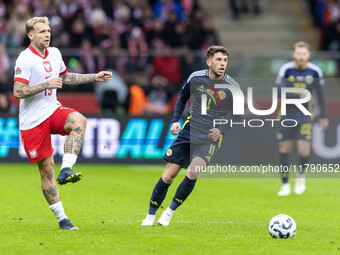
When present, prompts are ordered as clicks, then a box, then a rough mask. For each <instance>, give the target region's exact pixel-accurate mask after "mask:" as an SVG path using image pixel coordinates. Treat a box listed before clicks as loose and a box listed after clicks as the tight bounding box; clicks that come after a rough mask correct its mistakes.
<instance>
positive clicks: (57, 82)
mask: <svg viewBox="0 0 340 255" xmlns="http://www.w3.org/2000/svg"><path fill="white" fill-rule="evenodd" d="M62 87H63V83H62V80H61V79H60V78H53V79H51V80H49V81H46V82H43V83H41V84H38V85H35V86H28V85H27V84H26V83H23V82H20V81H15V82H14V88H13V94H14V97H15V98H16V99H21V98H27V97H31V96H34V95H36V94H38V93H40V92H42V91H44V90H46V89H60V88H62Z"/></svg>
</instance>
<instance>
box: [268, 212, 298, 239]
mask: <svg viewBox="0 0 340 255" xmlns="http://www.w3.org/2000/svg"><path fill="white" fill-rule="evenodd" d="M268 230H269V234H270V235H271V236H272V237H274V238H292V237H293V236H294V235H295V232H296V223H295V221H294V220H293V218H292V217H290V216H288V215H286V214H279V215H276V216H274V217H273V218H272V219H271V220H270V222H269V226H268Z"/></svg>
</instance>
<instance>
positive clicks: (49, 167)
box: [39, 162, 54, 179]
mask: <svg viewBox="0 0 340 255" xmlns="http://www.w3.org/2000/svg"><path fill="white" fill-rule="evenodd" d="M39 170H40V175H41V178H46V179H53V178H54V163H53V162H47V163H46V164H44V165H43V166H42V167H41V168H40V169H39Z"/></svg>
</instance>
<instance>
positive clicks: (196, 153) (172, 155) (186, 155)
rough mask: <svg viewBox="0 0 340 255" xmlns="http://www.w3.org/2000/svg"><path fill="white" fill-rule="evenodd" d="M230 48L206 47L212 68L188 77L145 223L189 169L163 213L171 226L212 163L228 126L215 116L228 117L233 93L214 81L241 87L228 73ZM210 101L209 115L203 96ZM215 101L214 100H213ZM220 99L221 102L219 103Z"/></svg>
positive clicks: (165, 223)
mask: <svg viewBox="0 0 340 255" xmlns="http://www.w3.org/2000/svg"><path fill="white" fill-rule="evenodd" d="M228 55H229V51H228V50H227V49H226V48H224V47H222V46H211V47H209V48H208V49H207V61H206V63H207V65H208V67H209V69H207V70H200V71H197V72H194V73H192V74H191V75H190V77H189V78H188V80H187V82H186V84H185V85H184V87H183V89H182V90H181V93H180V97H179V99H178V101H177V103H176V106H175V110H174V116H173V119H172V126H171V129H170V132H171V134H173V135H177V134H178V137H177V138H176V140H175V141H174V142H173V143H172V145H171V146H170V148H169V149H168V150H167V152H166V154H165V155H164V157H163V158H164V159H165V160H166V161H167V162H168V163H167V165H166V167H165V171H164V173H163V175H162V177H161V178H160V179H159V181H158V182H157V184H156V186H155V187H154V190H153V192H152V195H151V199H150V204H149V211H148V213H147V215H146V218H145V219H144V220H143V222H142V225H144V226H148V225H153V224H154V221H155V215H156V212H157V210H158V208H160V207H161V205H162V202H163V200H164V199H165V196H166V193H167V191H168V188H169V186H170V185H171V183H172V182H173V181H174V179H175V178H176V176H177V174H178V173H179V171H180V170H181V168H187V167H188V166H189V164H190V166H189V168H188V170H187V172H186V176H185V178H184V180H183V181H182V182H181V184H180V185H179V186H178V188H177V191H176V193H175V196H174V197H173V200H172V202H171V204H170V206H169V207H168V208H167V209H166V210H165V211H164V212H163V214H162V215H161V217H160V219H159V220H158V223H159V224H160V225H162V226H168V225H169V223H170V220H171V218H172V215H173V213H174V211H175V210H176V209H177V208H178V207H179V206H180V205H181V204H182V203H183V202H184V201H185V200H186V199H187V197H188V196H189V195H190V193H191V191H192V190H193V189H194V187H195V184H196V180H197V178H198V175H199V170H197V169H201V168H202V167H205V166H206V165H207V164H208V163H210V161H211V159H212V157H213V156H214V154H215V152H216V151H217V150H218V149H219V148H220V146H221V143H222V134H223V133H224V132H225V131H226V130H227V129H228V128H229V127H230V126H229V125H220V126H218V127H214V126H213V120H214V119H222V118H223V119H226V118H228V113H230V111H231V110H232V102H233V100H232V95H231V92H230V91H229V90H228V89H225V88H223V89H222V88H221V89H220V88H219V89H217V88H216V90H217V91H216V90H215V89H214V88H215V84H232V85H233V86H237V87H238V86H239V85H238V84H237V83H236V82H235V81H234V80H233V79H232V78H231V77H229V76H228V75H226V73H225V70H226V67H227V63H228ZM203 95H205V96H207V97H208V95H209V100H208V101H207V104H206V114H202V113H201V109H202V107H203V105H202V96H203ZM189 98H190V100H191V102H192V107H191V113H190V116H189V117H188V119H187V121H186V122H185V123H184V125H183V127H182V128H181V125H180V123H179V122H178V121H179V118H180V117H181V115H182V113H183V110H184V108H185V105H186V102H187V101H188V100H189ZM212 100H213V103H212ZM217 102H218V103H217Z"/></svg>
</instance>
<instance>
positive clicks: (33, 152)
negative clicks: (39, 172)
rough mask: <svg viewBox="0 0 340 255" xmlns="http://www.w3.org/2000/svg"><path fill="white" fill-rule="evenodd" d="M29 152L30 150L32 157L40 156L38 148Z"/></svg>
mask: <svg viewBox="0 0 340 255" xmlns="http://www.w3.org/2000/svg"><path fill="white" fill-rule="evenodd" d="M29 152H30V157H31V158H36V157H38V152H37V150H36V149H33V150H30V151H29Z"/></svg>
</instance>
